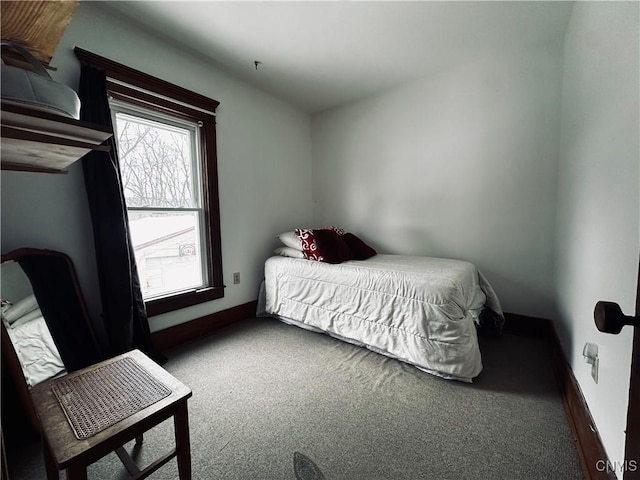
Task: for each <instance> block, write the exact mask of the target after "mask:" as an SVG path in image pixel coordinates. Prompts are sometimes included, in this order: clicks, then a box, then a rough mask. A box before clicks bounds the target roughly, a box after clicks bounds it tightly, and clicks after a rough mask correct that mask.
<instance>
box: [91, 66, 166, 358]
mask: <svg viewBox="0 0 640 480" xmlns="http://www.w3.org/2000/svg"><path fill="white" fill-rule="evenodd" d="M79 96H80V102H81V105H82V107H81V110H80V118H81V120H84V121H87V122H91V123H94V124H97V125H103V126H106V127H108V128H109V129H111V130H112V131H113V125H112V123H111V112H110V110H109V102H108V99H107V80H106V74H105V72H104V71H102V70H98V69H96V68H94V67H91V66H90V65H83V66H82V71H81V74H80V88H79ZM107 143H108V144H109V145H110V147H111V151H110V152H98V151H92V152H90V153H88V154H87V155H85V156H84V157H83V159H82V168H83V171H84V179H85V188H86V190H87V197H88V200H89V209H90V212H91V221H92V223H93V237H94V242H95V250H96V261H97V266H98V279H99V282H100V295H101V297H102V309H103V320H104V325H105V330H106V332H107V336H108V339H109V345H110V348H111V352H110V353H111V354H112V355H116V354H119V353H123V352H126V351H129V350H131V349H133V348H138V349H140V350H142V351H143V352H145V353H146V354H147V355H149V356H150V357H151V358H153V359H154V360H155V361H156V362H158V363H160V364H162V363H164V362H165V361H166V358H165V357H164V356H163V355H162V354H161V353H160V352H159V351H157V350H156V349H155V347H154V346H153V343H152V342H151V333H150V331H149V322H148V320H147V312H146V309H145V305H144V300H143V299H142V293H141V291H140V280H139V278H138V270H137V266H136V260H135V256H134V253H133V246H132V245H131V238H130V234H129V223H128V216H127V209H126V206H125V200H124V193H123V189H122V182H121V177H120V166H119V162H118V153H117V150H116V142H115V139H114V138H113V137H112V138H110V139H109V140H107Z"/></svg>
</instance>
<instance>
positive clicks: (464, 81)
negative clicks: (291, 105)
mask: <svg viewBox="0 0 640 480" xmlns="http://www.w3.org/2000/svg"><path fill="white" fill-rule="evenodd" d="M561 74H562V46H561V39H558V43H557V44H552V45H547V46H540V47H536V48H531V49H529V50H528V51H525V52H520V53H517V54H515V53H514V54H513V55H510V56H506V57H503V56H501V57H497V56H494V57H489V58H482V59H478V60H477V61H476V62H474V63H471V64H465V65H461V66H459V67H458V68H456V69H452V70H448V71H444V72H441V73H440V74H439V75H437V76H433V77H428V78H425V79H422V80H420V81H416V82H413V83H410V84H407V85H404V86H401V87H399V88H395V89H393V90H389V91H387V92H384V93H382V94H379V95H376V96H373V97H369V98H367V99H364V100H361V101H358V102H356V103H353V104H350V105H347V106H344V107H342V108H338V109H334V110H331V111H327V112H325V113H322V114H319V115H317V116H315V117H313V119H312V140H313V194H314V220H315V223H316V225H324V224H335V225H342V226H344V227H345V228H347V229H348V230H351V231H353V232H355V233H356V234H360V235H362V236H363V238H364V239H365V240H366V241H369V242H370V243H371V244H372V246H374V247H375V248H377V249H378V250H379V251H382V252H388V253H402V254H416V255H431V256H442V257H452V258H460V259H466V260H469V261H472V262H474V263H476V264H477V265H478V266H479V267H480V269H481V270H482V271H483V273H485V275H486V276H487V277H488V279H489V281H490V282H491V283H492V284H493V286H494V288H495V289H496V291H497V293H498V295H499V297H500V298H501V300H502V303H503V307H504V308H505V310H506V311H509V312H515V313H520V314H527V315H533V316H541V317H547V318H548V317H550V316H551V315H552V312H553V310H554V302H553V297H554V287H553V244H554V238H553V231H554V221H555V205H556V198H555V187H556V174H557V148H558V139H559V126H560V101H559V100H560V91H561Z"/></svg>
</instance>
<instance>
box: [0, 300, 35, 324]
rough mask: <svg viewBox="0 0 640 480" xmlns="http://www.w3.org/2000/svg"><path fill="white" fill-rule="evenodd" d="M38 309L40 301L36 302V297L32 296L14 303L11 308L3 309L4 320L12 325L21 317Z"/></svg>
mask: <svg viewBox="0 0 640 480" xmlns="http://www.w3.org/2000/svg"><path fill="white" fill-rule="evenodd" d="M36 308H38V301H37V300H36V297H35V295H33V294H32V295H29V296H28V297H24V298H23V299H22V300H20V301H18V302H16V303H14V304H13V305H11V306H10V307H9V308H6V309H3V310H2V318H3V319H4V320H5V321H6V322H7V323H8V324H9V325H11V324H12V323H13V322H15V321H16V320H18V319H19V318H20V317H22V316H23V315H25V314H27V313H29V312H32V311H34V310H35V309H36Z"/></svg>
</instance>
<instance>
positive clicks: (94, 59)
mask: <svg viewBox="0 0 640 480" xmlns="http://www.w3.org/2000/svg"><path fill="white" fill-rule="evenodd" d="M74 52H75V54H76V57H77V58H78V59H79V60H80V61H81V62H83V63H86V64H89V65H91V66H93V67H95V68H99V69H102V70H104V71H105V72H106V74H107V77H108V78H109V79H112V80H116V82H114V81H108V82H107V88H108V89H109V92H110V94H111V95H113V96H114V98H118V99H120V100H124V101H126V102H127V103H131V104H135V105H138V106H143V107H145V108H148V109H152V110H155V111H158V112H161V113H168V114H170V115H173V116H176V117H180V118H184V119H188V120H194V121H196V122H200V123H201V125H202V129H201V131H202V135H201V151H202V162H203V163H202V181H203V207H204V217H205V224H206V228H205V230H206V245H205V247H204V248H206V249H207V253H208V255H207V258H208V264H207V273H208V276H209V284H208V286H206V287H204V288H200V289H196V290H190V291H185V292H179V293H174V294H170V295H166V296H164V297H156V298H153V299H151V300H148V301H146V302H145V304H146V307H147V314H148V315H149V316H154V315H158V314H160V313H166V312H170V311H173V310H178V309H180V308H184V307H188V306H190V305H195V304H198V303H203V302H208V301H211V300H215V299H217V298H222V297H223V296H224V284H223V276H222V244H221V239H220V201H219V195H218V168H217V153H216V152H217V148H216V121H215V115H214V113H215V109H216V108H217V107H218V105H219V104H220V102H218V101H217V100H213V99H211V98H208V97H205V96H203V95H200V94H198V93H194V92H191V91H189V90H187V89H185V88H182V87H179V86H177V85H174V84H171V83H169V82H166V81H164V80H160V79H159V78H156V77H153V76H151V75H148V74H146V73H143V72H140V71H138V70H135V69H133V68H130V67H127V66H125V65H122V64H120V63H117V62H114V61H113V60H109V59H107V58H104V57H101V56H99V55H96V54H94V53H91V52H88V51H86V50H83V49H81V48H78V47H76V48H75V49H74ZM117 82H123V83H126V84H128V85H130V86H125V85H122V84H121V83H117ZM131 87H136V88H131ZM137 88H139V89H143V90H144V91H141V90H137ZM146 92H149V93H146ZM172 100H173V101H172Z"/></svg>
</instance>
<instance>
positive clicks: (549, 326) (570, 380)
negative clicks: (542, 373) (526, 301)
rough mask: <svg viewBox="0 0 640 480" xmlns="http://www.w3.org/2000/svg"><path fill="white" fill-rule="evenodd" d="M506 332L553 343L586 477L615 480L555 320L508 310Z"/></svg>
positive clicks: (558, 375)
mask: <svg viewBox="0 0 640 480" xmlns="http://www.w3.org/2000/svg"><path fill="white" fill-rule="evenodd" d="M505 319H506V322H505V328H504V333H511V334H516V335H529V336H535V337H544V338H547V339H548V340H549V342H550V345H551V350H552V356H553V357H552V358H553V370H554V375H555V377H556V381H557V383H558V389H559V390H560V395H561V396H562V403H563V405H564V409H565V413H566V414H567V420H568V421H569V426H570V427H571V431H572V433H573V436H574V438H575V440H576V447H577V449H578V456H579V457H580V464H581V466H582V471H583V473H584V476H585V478H586V480H616V476H615V474H614V473H613V472H607V471H606V470H607V468H606V467H607V462H608V457H607V454H606V452H605V449H604V445H603V444H602V440H601V439H600V435H599V434H598V430H597V429H596V427H595V423H594V422H593V418H592V417H591V413H590V412H589V407H588V406H587V402H586V400H585V399H584V396H583V395H582V391H581V390H580V385H578V381H577V380H576V377H575V376H574V375H573V371H572V370H571V367H570V366H569V363H568V362H567V359H566V357H565V356H564V352H563V351H562V347H561V345H560V339H559V337H558V334H557V332H556V329H555V327H554V325H553V322H552V321H551V320H548V319H544V318H537V317H528V316H526V315H518V314H513V313H506V312H505Z"/></svg>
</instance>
